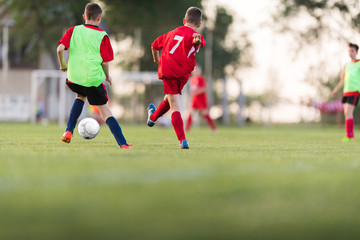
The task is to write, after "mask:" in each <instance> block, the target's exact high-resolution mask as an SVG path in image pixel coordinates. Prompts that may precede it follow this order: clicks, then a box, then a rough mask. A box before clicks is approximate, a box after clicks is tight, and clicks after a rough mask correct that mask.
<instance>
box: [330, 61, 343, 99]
mask: <svg viewBox="0 0 360 240" xmlns="http://www.w3.org/2000/svg"><path fill="white" fill-rule="evenodd" d="M344 80H345V68H344V70H343V73H342V77H341V79H340V81H339V83H338V84H337V85H336V86H335V88H334V90H333V91H332V92H331V96H333V97H335V96H336V93H337V91H339V89H340V88H341V87H342V86H343V84H344Z"/></svg>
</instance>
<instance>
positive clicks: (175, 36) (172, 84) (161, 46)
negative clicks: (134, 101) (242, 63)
mask: <svg viewBox="0 0 360 240" xmlns="http://www.w3.org/2000/svg"><path fill="white" fill-rule="evenodd" d="M201 19H202V12H201V10H200V9H199V8H197V7H190V8H189V9H188V10H187V11H186V14H185V18H184V20H183V22H184V26H181V27H178V28H176V29H174V30H172V31H170V32H168V33H166V34H164V35H161V36H160V37H158V38H157V39H155V41H154V42H153V43H152V44H151V49H152V55H153V59H154V62H155V63H158V64H159V67H158V76H159V79H162V80H163V84H164V93H165V97H164V100H163V101H162V102H161V103H160V105H159V106H158V108H155V105H154V104H150V105H149V106H148V120H147V124H148V126H149V127H152V126H154V125H155V122H156V120H157V119H158V118H159V117H161V116H162V115H164V114H165V113H166V112H167V111H169V109H171V112H172V114H171V123H172V125H173V127H174V130H175V133H176V136H177V138H178V140H179V141H180V148H181V149H188V148H189V144H188V142H187V140H186V137H185V131H184V123H183V120H182V117H181V113H180V99H179V97H180V94H181V91H182V89H183V87H184V85H185V84H186V83H187V81H188V79H189V77H190V75H191V72H192V71H193V70H194V67H195V65H196V61H195V56H196V53H197V52H198V51H199V50H200V47H204V46H205V44H206V42H205V39H204V37H203V36H201V35H200V34H199V33H198V32H196V29H198V28H199V27H200V25H201ZM160 50H162V52H161V58H160V55H159V52H160Z"/></svg>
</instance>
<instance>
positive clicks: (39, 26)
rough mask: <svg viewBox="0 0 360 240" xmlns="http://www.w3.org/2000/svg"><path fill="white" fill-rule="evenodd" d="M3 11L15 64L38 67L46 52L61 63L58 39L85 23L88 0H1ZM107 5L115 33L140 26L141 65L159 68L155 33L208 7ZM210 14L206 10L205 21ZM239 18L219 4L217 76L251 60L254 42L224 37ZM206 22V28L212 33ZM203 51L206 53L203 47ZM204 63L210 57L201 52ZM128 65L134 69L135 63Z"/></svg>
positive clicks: (109, 0) (192, 0)
mask: <svg viewBox="0 0 360 240" xmlns="http://www.w3.org/2000/svg"><path fill="white" fill-rule="evenodd" d="M0 3H1V6H2V11H0V18H4V17H6V16H9V17H11V18H12V19H13V20H14V25H13V27H12V28H11V31H10V34H11V41H10V43H11V46H10V57H11V65H12V66H13V67H16V66H19V67H24V66H28V67H33V68H36V67H37V64H38V62H39V57H40V55H41V53H44V52H45V53H47V54H49V56H51V59H52V62H53V65H54V66H56V67H57V65H58V63H57V60H56V54H55V49H56V46H57V41H58V40H59V39H60V38H61V37H62V34H63V33H64V30H65V29H67V28H68V27H71V26H74V25H78V24H82V23H83V22H84V21H83V18H82V14H83V11H84V7H85V5H86V4H87V3H88V1H85V0H78V1H72V0H63V1H55V0H32V1H5V0H0ZM100 4H101V6H102V7H103V9H104V12H105V14H104V17H103V22H102V23H103V24H102V26H101V27H103V28H104V29H105V30H106V31H107V32H108V33H109V35H111V36H114V37H116V38H117V39H118V40H122V39H123V38H125V37H128V36H130V37H133V38H134V32H135V31H136V30H140V33H141V34H140V35H139V37H140V38H141V39H137V40H138V41H139V43H140V48H141V49H142V50H143V54H142V56H141V58H140V59H139V65H140V70H142V71H146V70H152V71H155V70H156V66H154V64H153V61H152V57H151V52H150V45H151V43H152V41H153V40H155V38H156V37H157V36H159V35H161V34H163V33H165V32H167V31H169V30H171V29H173V28H175V27H178V26H181V25H182V24H183V18H184V15H185V12H186V10H187V8H188V7H189V6H198V7H200V8H202V2H201V0H182V1H167V0H133V1H127V0H102V1H101V2H100ZM206 21H207V19H206V16H204V21H203V22H204V23H203V24H204V25H206V24H205V23H206ZM232 22H233V18H232V16H231V15H230V14H229V13H228V12H227V11H226V9H224V8H222V7H218V9H217V15H216V20H215V25H214V28H213V29H212V31H213V33H214V40H213V59H214V61H213V66H214V71H213V73H214V74H215V78H218V77H223V76H224V74H225V73H224V68H225V66H226V65H228V64H232V65H234V66H235V67H236V66H238V65H239V64H241V61H240V60H242V61H244V62H245V61H246V62H248V60H245V59H244V57H242V53H243V52H244V51H245V49H247V48H248V47H249V46H250V43H249V42H246V44H244V45H243V46H244V49H240V48H239V46H238V45H237V44H236V43H234V44H232V46H231V47H229V46H225V44H224V39H225V38H226V36H227V35H228V29H229V26H230V25H231V24H232ZM206 28H207V26H204V27H203V28H202V29H203V30H204V31H203V32H202V34H204V35H205V37H206V34H205V33H206ZM202 54H203V53H202ZM199 62H200V63H201V64H202V65H203V63H204V57H203V56H199ZM123 67H125V68H126V67H127V68H129V69H131V64H130V65H129V64H127V65H126V64H124V66H123Z"/></svg>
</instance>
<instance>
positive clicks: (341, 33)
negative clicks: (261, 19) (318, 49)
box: [274, 0, 360, 98]
mask: <svg viewBox="0 0 360 240" xmlns="http://www.w3.org/2000/svg"><path fill="white" fill-rule="evenodd" d="M277 10H278V11H277V14H275V15H274V20H275V22H276V23H277V24H276V27H277V29H278V30H279V31H280V32H282V33H290V34H292V35H293V36H294V39H296V42H294V43H291V44H292V45H294V49H295V51H296V52H297V53H298V52H300V51H302V50H303V49H304V48H306V47H308V46H309V45H315V44H318V45H319V44H320V45H321V44H322V43H323V42H326V41H328V40H329V39H333V40H336V41H338V42H339V44H341V45H343V46H344V51H346V46H347V43H349V42H352V41H355V39H356V35H357V32H359V30H360V1H358V0H337V1H331V0H279V5H278V9H277ZM299 18H301V19H302V23H303V24H302V26H300V24H298V23H299V22H297V21H298V19H299ZM358 44H360V42H359V43H358ZM327 61H329V58H327V59H326V60H322V59H319V61H318V64H317V65H315V66H310V69H309V74H308V75H306V78H307V79H310V80H309V81H311V82H312V83H313V84H314V85H315V86H317V88H318V90H319V93H320V95H321V96H323V97H325V96H327V97H328V98H329V96H330V94H329V93H330V92H331V90H332V89H333V88H334V86H335V85H336V84H337V83H338V81H339V77H340V74H337V75H333V76H326V75H324V70H325V69H324V67H326V65H327V64H326V62H327ZM340 71H341V69H339V72H340ZM314 76H315V77H314ZM314 80H315V81H316V82H314Z"/></svg>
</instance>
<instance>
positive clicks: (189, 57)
mask: <svg viewBox="0 0 360 240" xmlns="http://www.w3.org/2000/svg"><path fill="white" fill-rule="evenodd" d="M194 33H197V32H196V31H195V30H194V29H192V28H190V27H188V26H181V27H178V28H176V29H174V30H172V31H170V32H168V33H165V34H164V35H161V36H160V37H158V38H157V39H155V41H154V42H153V43H152V44H151V46H152V47H153V48H155V49H157V50H162V52H161V58H160V62H159V68H158V75H159V79H164V78H165V79H186V80H187V79H188V78H189V77H190V75H191V72H192V71H193V69H194V67H195V65H196V61H195V55H196V53H198V52H199V50H200V47H204V46H205V44H206V41H205V39H204V37H203V36H201V44H200V45H198V46H195V45H194V44H193V39H194V37H193V34H194Z"/></svg>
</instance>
